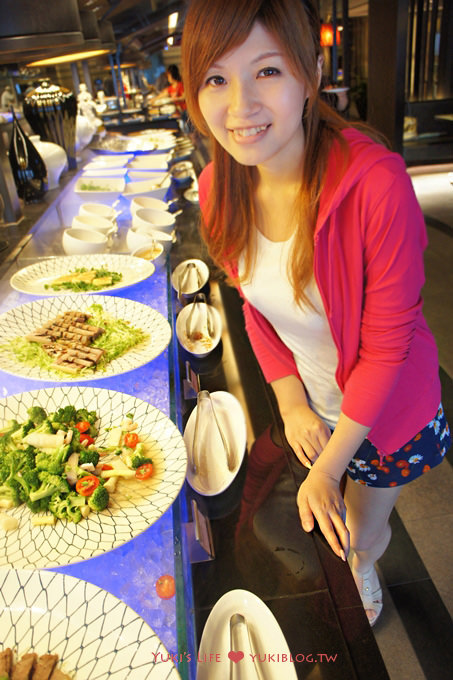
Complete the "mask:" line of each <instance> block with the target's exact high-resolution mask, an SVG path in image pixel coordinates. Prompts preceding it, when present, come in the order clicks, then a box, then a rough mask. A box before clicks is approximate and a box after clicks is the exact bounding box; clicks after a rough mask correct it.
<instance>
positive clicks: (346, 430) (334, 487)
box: [297, 413, 370, 559]
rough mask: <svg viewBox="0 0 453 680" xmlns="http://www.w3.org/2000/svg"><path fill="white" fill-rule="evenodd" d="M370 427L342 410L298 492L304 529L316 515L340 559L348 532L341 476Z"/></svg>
mask: <svg viewBox="0 0 453 680" xmlns="http://www.w3.org/2000/svg"><path fill="white" fill-rule="evenodd" d="M369 429H370V428H369V427H366V426H364V425H360V423H356V422H355V421H353V420H351V419H350V418H348V417H347V416H346V415H344V413H341V414H340V417H339V419H338V423H337V426H336V428H335V430H334V432H333V434H332V436H331V437H330V439H329V441H328V442H327V444H326V446H325V447H324V450H323V451H322V453H321V455H320V456H319V457H318V458H317V459H316V461H315V463H314V464H313V466H312V468H311V470H310V472H309V474H308V477H307V478H306V480H305V482H303V484H301V486H300V488H299V492H298V494H297V504H298V506H299V515H300V519H301V522H302V527H303V529H304V530H305V531H312V529H313V527H314V518H316V520H317V521H318V524H319V528H320V530H321V531H322V533H323V534H324V536H325V537H326V539H327V542H328V543H329V545H330V547H331V548H332V550H333V551H334V553H335V554H336V555H338V556H339V557H341V558H342V559H345V558H346V557H347V555H348V551H349V532H348V530H347V528H346V524H345V519H346V509H345V505H344V501H343V497H342V495H341V492H340V480H341V478H342V476H343V474H344V472H345V470H346V468H347V466H348V463H349V461H350V460H351V458H352V457H353V456H354V454H355V452H356V451H357V449H358V448H359V446H360V445H361V443H362V442H363V440H364V439H365V437H366V436H367V434H368V432H369Z"/></svg>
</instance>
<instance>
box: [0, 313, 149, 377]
mask: <svg viewBox="0 0 453 680" xmlns="http://www.w3.org/2000/svg"><path fill="white" fill-rule="evenodd" d="M87 313H88V314H89V323H90V324H92V325H94V326H99V327H101V328H102V329H103V333H102V335H100V336H99V337H98V338H96V339H95V340H94V341H93V343H92V344H91V347H93V348H98V349H101V350H103V354H102V356H101V358H100V359H99V361H98V363H96V365H95V366H88V367H81V368H80V371H79V374H81V375H85V374H87V373H88V374H89V373H93V372H94V371H96V372H98V371H105V369H106V366H107V364H109V363H110V362H111V361H113V359H117V358H118V357H121V356H122V355H123V354H125V353H126V352H127V351H128V350H130V349H132V348H133V347H137V346H138V345H140V344H141V343H142V342H145V341H147V340H149V334H148V333H145V331H143V330H142V329H141V328H137V327H135V326H132V325H131V323H130V322H129V321H125V320H124V319H116V318H114V317H113V316H112V315H111V314H108V313H106V312H105V311H104V309H103V307H102V305H100V304H93V305H90V307H88V309H87ZM1 349H2V350H3V351H7V352H9V353H11V354H12V355H13V356H14V357H15V359H16V360H17V361H19V362H23V363H25V364H28V365H29V366H36V367H39V368H40V369H45V370H48V371H50V372H55V373H57V374H59V375H60V376H61V375H62V374H63V371H62V370H59V369H58V365H56V363H55V359H54V358H53V357H52V356H51V355H49V354H48V353H47V352H46V351H45V350H44V349H43V347H42V345H41V344H39V343H38V342H30V341H29V340H27V338H25V337H16V338H13V339H11V340H10V341H9V342H8V343H4V344H3V345H2V346H1Z"/></svg>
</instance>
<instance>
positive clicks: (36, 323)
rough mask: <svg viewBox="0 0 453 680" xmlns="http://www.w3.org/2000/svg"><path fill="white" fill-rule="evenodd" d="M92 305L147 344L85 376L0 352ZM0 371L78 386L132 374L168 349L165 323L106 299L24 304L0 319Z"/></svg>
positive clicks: (140, 308) (129, 303) (144, 309)
mask: <svg viewBox="0 0 453 680" xmlns="http://www.w3.org/2000/svg"><path fill="white" fill-rule="evenodd" d="M94 304H99V305H101V306H102V309H103V310H104V312H105V313H106V314H108V315H110V316H112V317H114V318H115V319H123V320H124V321H129V322H130V324H131V325H132V326H135V327H136V328H140V329H141V330H142V331H144V332H145V333H147V334H148V335H149V340H148V341H146V342H145V343H141V344H140V345H137V347H135V348H132V349H130V350H129V351H128V352H126V354H124V355H123V356H121V357H118V358H117V359H114V360H113V361H111V362H110V363H108V364H107V366H106V367H105V370H103V371H94V372H88V373H78V374H76V375H72V374H70V373H61V372H58V371H55V372H53V371H49V370H47V369H45V368H40V367H39V366H31V365H29V364H26V363H23V362H21V361H18V360H17V359H16V357H15V356H14V354H12V353H11V352H9V351H8V350H5V349H3V343H4V342H5V343H6V342H8V341H11V340H12V339H14V338H16V337H23V336H25V335H28V333H31V332H32V331H35V330H36V329H38V328H40V327H41V326H43V325H44V324H45V323H47V322H48V321H50V320H51V319H54V318H55V317H56V316H57V315H58V314H63V313H64V312H68V311H73V310H75V311H80V312H85V311H86V312H87V313H88V314H89V311H90V310H89V307H90V306H91V305H94ZM0 338H1V341H0V370H2V371H5V373H10V374H11V375H16V376H19V377H22V378H30V379H33V380H55V381H60V382H72V381H76V382H81V381H83V380H97V379H102V378H110V377H112V376H114V375H120V374H121V373H126V372H127V371H133V370H134V369H135V368H138V367H139V366H143V365H144V364H147V363H148V362H149V361H152V360H153V359H155V358H156V357H157V356H159V354H161V352H163V351H164V349H165V348H166V347H167V346H168V343H169V342H170V338H171V327H170V324H169V323H168V321H167V319H165V318H164V317H163V316H162V314H160V313H159V312H157V311H156V310H155V309H152V308H151V307H148V305H143V304H141V303H140V302H134V301H133V300H127V299H125V298H119V297H113V296H110V297H109V296H108V295H90V296H89V297H87V298H84V300H83V303H82V304H80V297H78V296H76V295H61V296H59V297H54V298H42V299H40V300H35V301H34V302H28V303H26V304H25V305H20V307H15V308H13V309H10V310H9V311H8V312H5V314H2V315H1V316H0Z"/></svg>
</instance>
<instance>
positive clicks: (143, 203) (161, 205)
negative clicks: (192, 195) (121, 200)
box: [131, 196, 168, 215]
mask: <svg viewBox="0 0 453 680" xmlns="http://www.w3.org/2000/svg"><path fill="white" fill-rule="evenodd" d="M145 208H148V209H149V208H151V209H152V210H163V211H165V210H168V203H165V201H160V200H159V199H158V198H153V197H152V196H136V197H135V198H133V199H132V201H131V213H132V215H135V213H136V212H137V210H143V209H145Z"/></svg>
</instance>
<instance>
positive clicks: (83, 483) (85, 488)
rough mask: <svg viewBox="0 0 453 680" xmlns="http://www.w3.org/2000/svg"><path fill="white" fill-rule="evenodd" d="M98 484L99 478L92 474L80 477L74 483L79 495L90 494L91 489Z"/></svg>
mask: <svg viewBox="0 0 453 680" xmlns="http://www.w3.org/2000/svg"><path fill="white" fill-rule="evenodd" d="M98 486H99V479H98V478H97V477H95V476H94V475H86V476H85V477H81V478H80V479H79V480H78V481H77V484H76V491H77V493H79V494H80V495H81V496H91V494H92V493H93V491H94V490H95V489H96V488H97V487H98Z"/></svg>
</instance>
